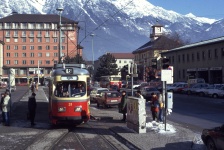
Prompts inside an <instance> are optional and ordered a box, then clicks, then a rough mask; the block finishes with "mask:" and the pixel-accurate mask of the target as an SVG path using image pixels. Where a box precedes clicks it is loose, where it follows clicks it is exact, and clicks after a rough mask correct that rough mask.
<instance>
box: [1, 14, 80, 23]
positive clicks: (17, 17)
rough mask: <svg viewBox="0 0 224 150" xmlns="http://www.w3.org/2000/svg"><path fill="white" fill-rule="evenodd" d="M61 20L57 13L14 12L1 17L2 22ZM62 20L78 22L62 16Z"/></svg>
mask: <svg viewBox="0 0 224 150" xmlns="http://www.w3.org/2000/svg"><path fill="white" fill-rule="evenodd" d="M59 20H60V16H59V15H55V14H46V15H43V14H13V15H10V16H7V17H4V18H2V19H0V22H4V23H5V22H8V23H10V22H16V23H27V22H29V23H43V22H45V23H47V22H48V23H58V22H59ZM61 22H62V23H63V24H65V23H76V24H77V22H76V21H73V20H70V19H67V18H65V17H61Z"/></svg>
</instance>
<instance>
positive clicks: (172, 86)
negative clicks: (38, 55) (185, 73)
mask: <svg viewBox="0 0 224 150" xmlns="http://www.w3.org/2000/svg"><path fill="white" fill-rule="evenodd" d="M183 84H187V83H185V82H175V83H174V84H172V85H169V86H167V91H168V92H174V89H176V88H177V87H178V86H180V85H183Z"/></svg>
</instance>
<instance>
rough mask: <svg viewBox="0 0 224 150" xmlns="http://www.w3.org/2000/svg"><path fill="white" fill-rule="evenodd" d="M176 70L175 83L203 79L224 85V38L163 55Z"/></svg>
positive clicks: (194, 44)
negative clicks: (190, 79) (189, 79)
mask: <svg viewBox="0 0 224 150" xmlns="http://www.w3.org/2000/svg"><path fill="white" fill-rule="evenodd" d="M161 55H162V56H166V57H167V58H169V60H170V62H169V63H170V65H171V66H173V68H174V82H177V81H187V79H188V78H203V79H205V81H206V82H207V83H224V63H223V62H224V37H219V38H215V39H211V40H206V41H202V42H198V43H193V44H189V45H185V46H182V47H179V48H175V49H171V50H169V51H166V52H163V53H161Z"/></svg>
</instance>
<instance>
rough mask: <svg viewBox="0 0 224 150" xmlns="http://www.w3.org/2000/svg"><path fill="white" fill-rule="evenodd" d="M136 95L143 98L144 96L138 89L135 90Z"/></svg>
mask: <svg viewBox="0 0 224 150" xmlns="http://www.w3.org/2000/svg"><path fill="white" fill-rule="evenodd" d="M136 96H137V97H138V98H141V99H144V97H143V96H142V93H141V91H140V90H138V91H137V92H136Z"/></svg>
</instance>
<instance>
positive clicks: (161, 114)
mask: <svg viewBox="0 0 224 150" xmlns="http://www.w3.org/2000/svg"><path fill="white" fill-rule="evenodd" d="M158 101H159V115H158V121H160V122H163V108H164V102H163V96H162V94H159V98H158Z"/></svg>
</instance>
